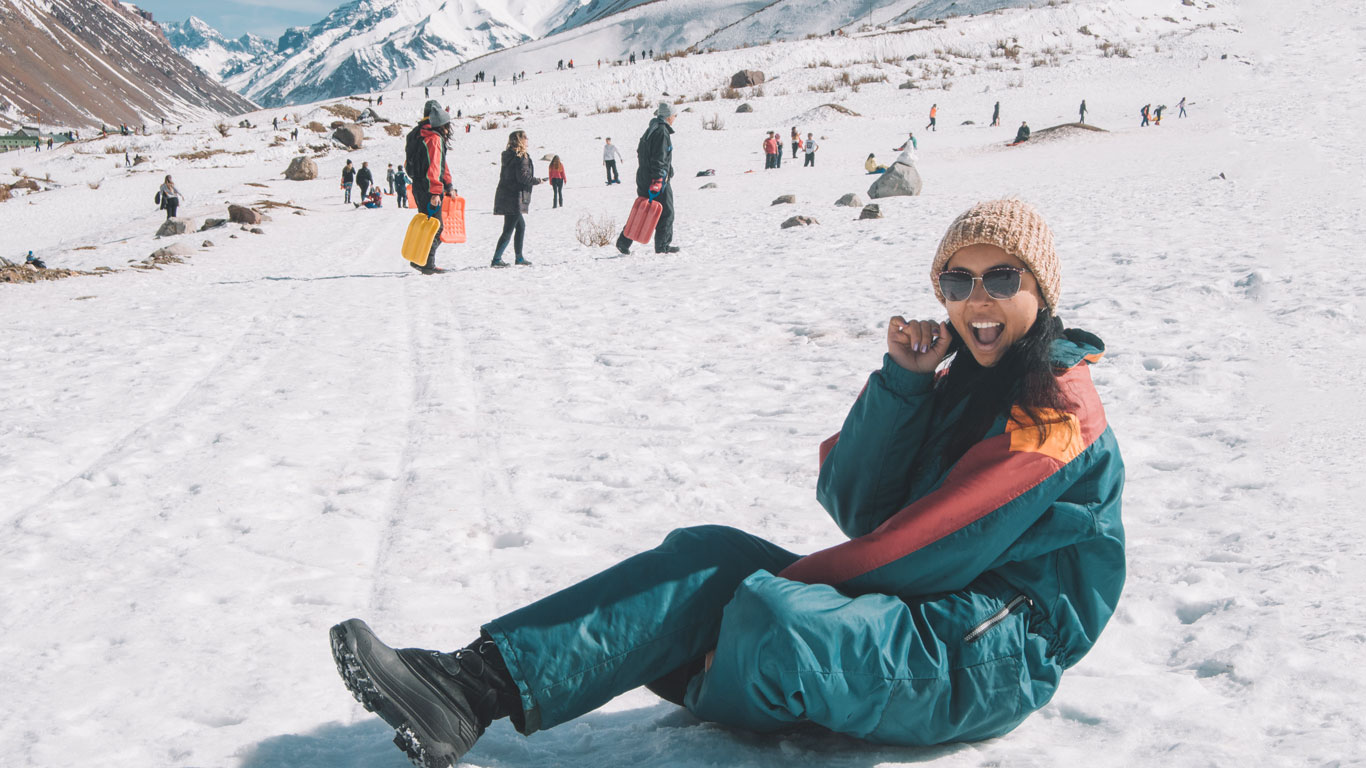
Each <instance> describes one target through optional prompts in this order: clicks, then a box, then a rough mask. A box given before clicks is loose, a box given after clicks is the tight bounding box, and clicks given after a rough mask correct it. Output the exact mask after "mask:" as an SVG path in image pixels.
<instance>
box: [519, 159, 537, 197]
mask: <svg viewBox="0 0 1366 768" xmlns="http://www.w3.org/2000/svg"><path fill="white" fill-rule="evenodd" d="M519 160H520V161H519V162H518V163H517V186H518V187H520V188H522V189H527V190H529V189H531V188H532V187H534V186H536V185H537V184H540V183H541V180H540V179H538V178H536V173H535V171H534V170H533V169H532V167H531V158H530V157H524V158H520V159H519Z"/></svg>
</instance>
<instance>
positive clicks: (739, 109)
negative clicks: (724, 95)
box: [735, 103, 754, 114]
mask: <svg viewBox="0 0 1366 768" xmlns="http://www.w3.org/2000/svg"><path fill="white" fill-rule="evenodd" d="M735 111H736V112H737V113H739V114H744V113H747V112H753V111H754V107H751V106H750V105H749V104H748V103H745V104H741V105H740V106H738V107H736V108H735Z"/></svg>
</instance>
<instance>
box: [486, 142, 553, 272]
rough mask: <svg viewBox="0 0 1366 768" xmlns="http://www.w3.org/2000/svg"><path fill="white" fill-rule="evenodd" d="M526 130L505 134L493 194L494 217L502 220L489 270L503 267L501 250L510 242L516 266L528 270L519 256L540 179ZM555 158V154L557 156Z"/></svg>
mask: <svg viewBox="0 0 1366 768" xmlns="http://www.w3.org/2000/svg"><path fill="white" fill-rule="evenodd" d="M528 143H529V142H528V139H527V136H526V131H513V132H512V133H510V134H508V145H507V149H504V150H503V156H502V161H503V167H502V170H501V171H499V173H498V187H497V189H495V190H494V193H493V215H495V216H502V217H503V233H502V234H500V235H499V236H498V244H497V246H495V248H494V251H493V262H492V263H491V264H490V265H489V266H491V267H506V266H508V263H507V262H506V261H503V251H504V250H506V249H507V247H508V241H509V240H511V241H512V252H513V253H514V254H516V255H517V259H516V261H515V262H513V263H515V264H517V265H518V266H523V267H529V266H531V262H530V261H527V260H526V258H525V257H524V256H523V255H522V242H523V241H524V239H525V237H526V218H525V216H526V214H527V213H530V212H531V190H532V188H533V187H535V186H536V185H537V184H540V183H541V182H542V181H543V179H538V178H536V167H535V165H533V164H532V162H531V154H530V153H528V152H527V144H528ZM557 157H558V155H557Z"/></svg>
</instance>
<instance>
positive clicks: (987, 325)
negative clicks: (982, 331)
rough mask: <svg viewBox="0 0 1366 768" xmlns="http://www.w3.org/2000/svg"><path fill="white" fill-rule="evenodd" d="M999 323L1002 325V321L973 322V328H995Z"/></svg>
mask: <svg viewBox="0 0 1366 768" xmlns="http://www.w3.org/2000/svg"><path fill="white" fill-rule="evenodd" d="M998 325H1000V323H973V324H972V327H973V328H995V327H996V326H998Z"/></svg>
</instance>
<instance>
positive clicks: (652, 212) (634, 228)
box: [624, 197, 664, 243]
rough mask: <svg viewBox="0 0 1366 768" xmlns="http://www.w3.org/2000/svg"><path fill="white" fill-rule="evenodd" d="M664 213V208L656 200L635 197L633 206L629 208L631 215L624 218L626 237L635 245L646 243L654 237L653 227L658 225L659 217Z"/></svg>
mask: <svg viewBox="0 0 1366 768" xmlns="http://www.w3.org/2000/svg"><path fill="white" fill-rule="evenodd" d="M663 213H664V206H662V205H660V204H659V201H657V200H650V199H648V198H644V197H637V198H636V202H635V204H634V205H632V206H631V215H630V216H628V217H626V229H625V230H624V232H625V235H626V237H628V238H630V239H631V240H634V241H636V242H637V243H648V242H650V238H652V237H654V234H655V225H656V224H658V223H659V217H660V215H662V214H663Z"/></svg>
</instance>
